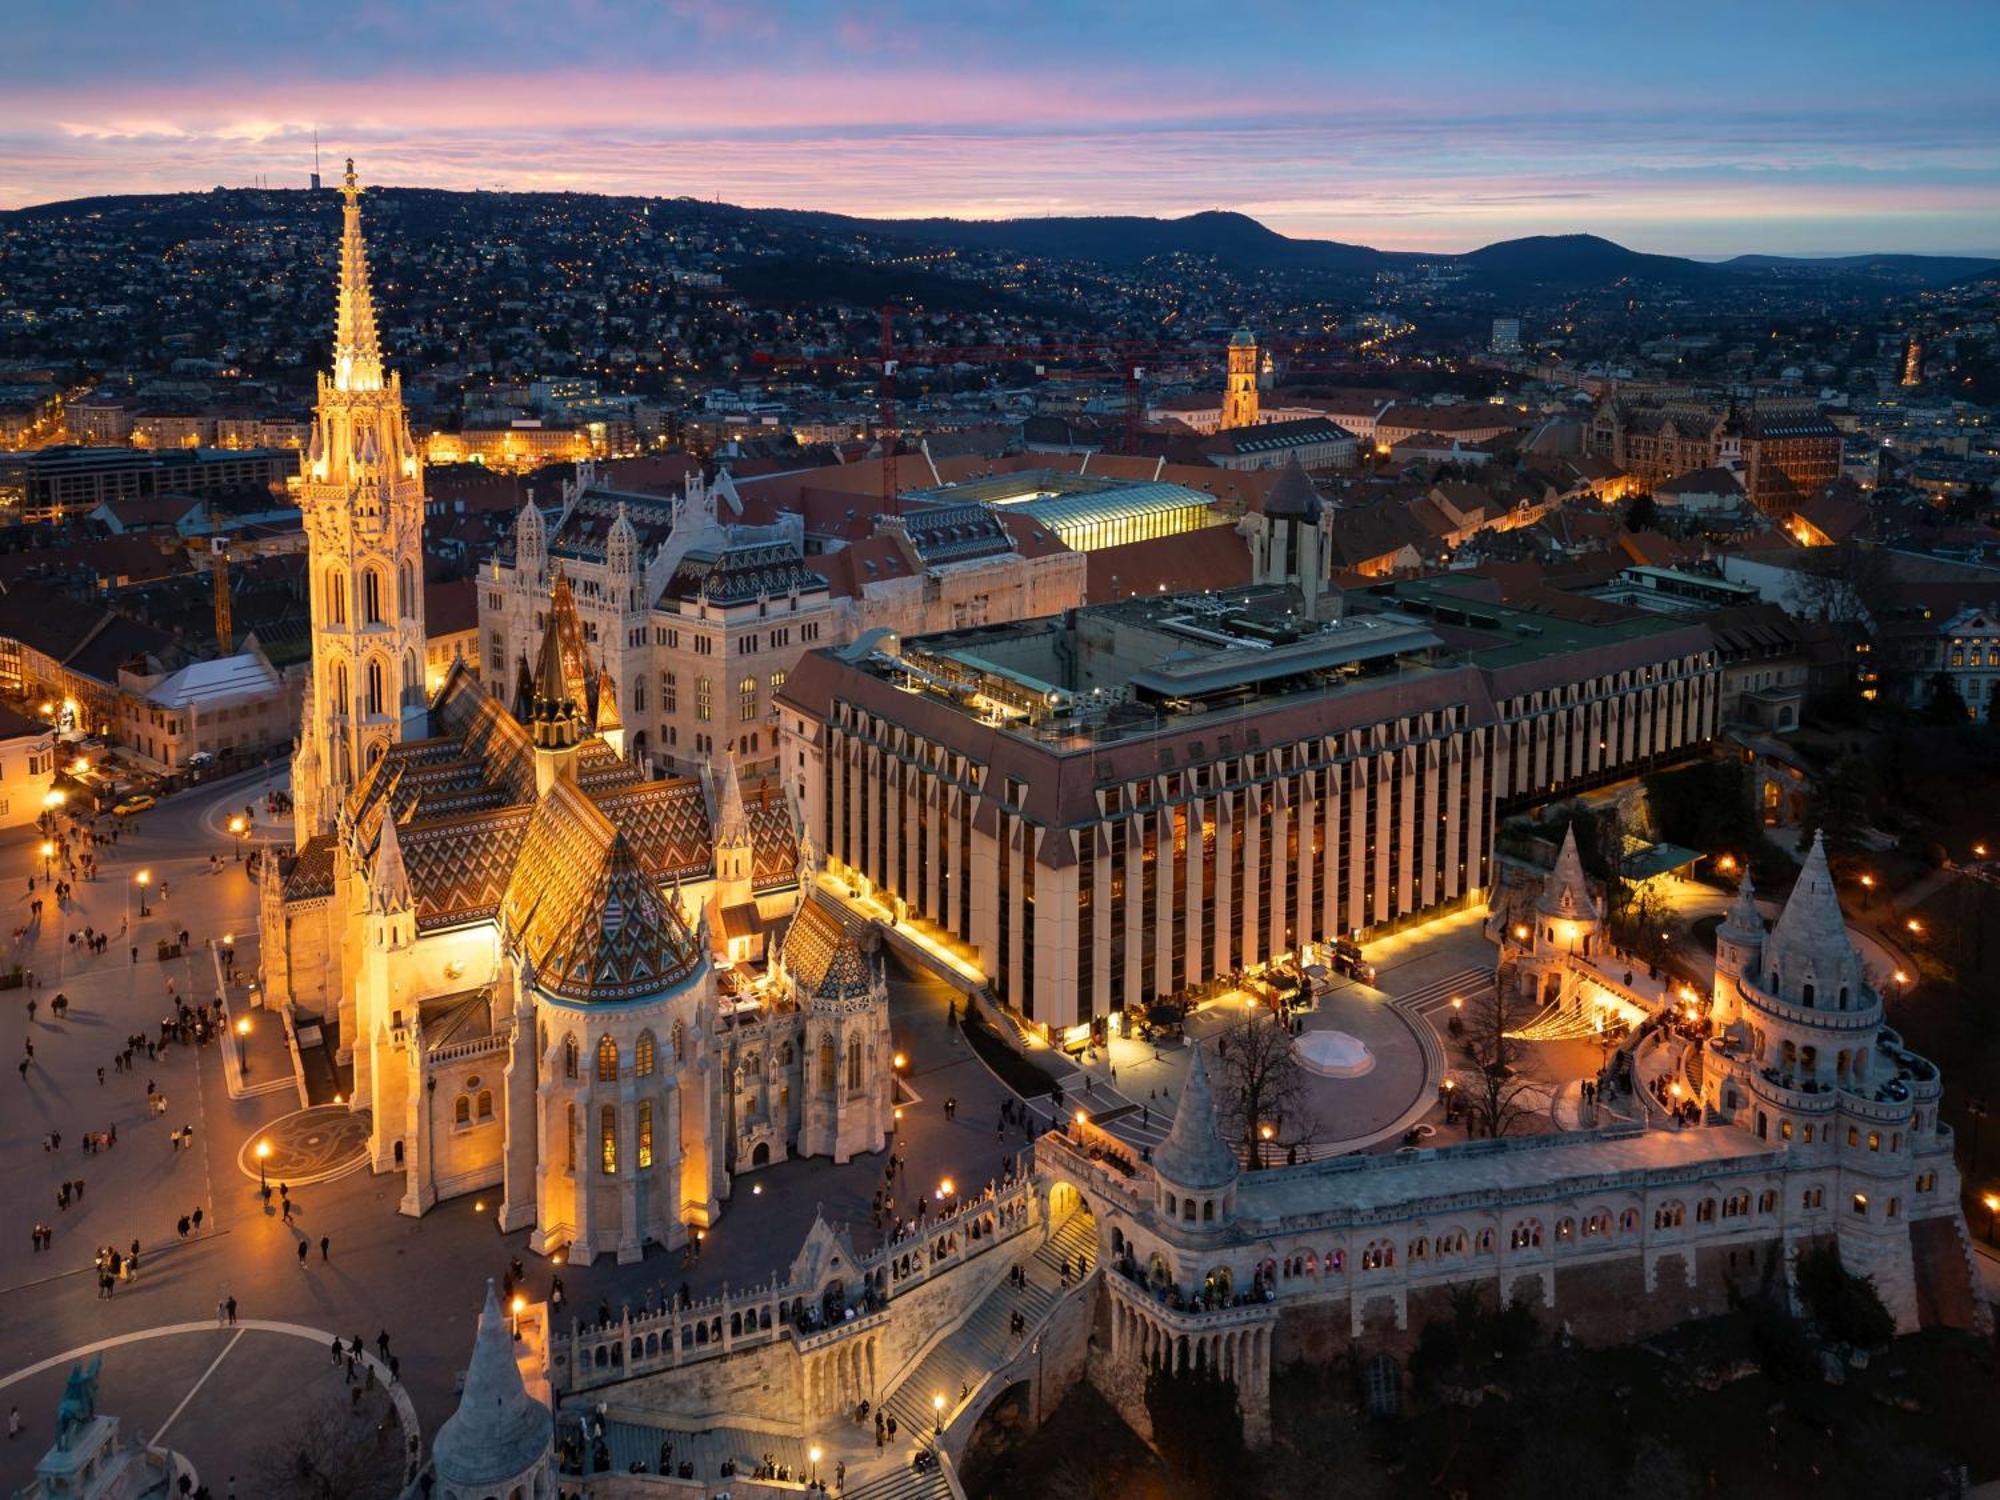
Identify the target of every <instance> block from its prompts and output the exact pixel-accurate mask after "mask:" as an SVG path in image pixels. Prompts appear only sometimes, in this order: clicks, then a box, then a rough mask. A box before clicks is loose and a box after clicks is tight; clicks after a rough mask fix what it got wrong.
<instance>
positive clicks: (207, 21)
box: [0, 0, 2000, 255]
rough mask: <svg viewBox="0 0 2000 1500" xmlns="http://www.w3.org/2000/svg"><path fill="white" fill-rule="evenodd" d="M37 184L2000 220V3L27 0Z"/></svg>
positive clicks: (1976, 248) (1446, 214)
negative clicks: (264, 0) (318, 181)
mask: <svg viewBox="0 0 2000 1500" xmlns="http://www.w3.org/2000/svg"><path fill="white" fill-rule="evenodd" d="M0 19H4V26H5V37H6V47H5V49H4V50H5V53H6V56H7V68H6V82H5V84H4V85H0V207H18V206H20V205H23V204H28V203H38V202H45V201H49V200H53V199H62V198H73V197H79V196H84V195H87V194H95V193H117V192H158V191H171V190H179V189H188V188H207V187H212V186H215V185H217V184H225V185H230V186H247V185H249V184H250V183H251V182H252V181H253V180H254V179H255V178H256V177H257V176H259V175H262V176H264V177H266V178H267V179H268V180H269V181H270V183H271V184H272V185H274V186H303V185H304V183H305V179H306V174H307V172H308V171H309V170H310V168H311V141H312V131H313V128H314V127H315V126H317V127H318V129H319V133H320V141H321V149H322V154H323V158H324V161H325V168H324V170H325V171H326V173H327V175H328V177H329V179H331V177H332V176H333V175H335V173H336V171H337V164H338V159H339V158H340V157H341V156H343V155H346V154H348V153H352V154H353V155H354V156H356V157H357V158H359V165H360V169H361V173H362V176H363V177H364V179H366V180H368V181H370V182H381V183H393V184H408V185H425V186H434V187H494V186H505V187H510V188H518V189H554V188H578V189H588V190H602V191H607V192H633V193H652V194H663V195H672V194H692V195H695V196H698V197H715V196H720V197H722V198H724V199H727V200H730V201H732V202H738V203H745V204H755V205H778V206H786V207H799V208H826V209H835V210H839V211H843V212H850V213H858V214H889V215H913V214H959V215H968V216H981V217H992V216H1003V215H1017V214H1042V213H1057V214H1076V213H1149V214H1177V213H1186V212H1191V211H1194V210H1198V209H1205V208H1218V207H1220V208H1232V209H1238V210H1241V211H1243V212H1245V213H1249V214H1253V215H1255V216H1256V217H1257V218H1259V219H1262V220H1264V221H1265V222H1266V223H1268V224H1270V225H1272V226H1273V227H1274V228H1277V229H1280V230H1282V231H1284V232H1286V233H1290V234H1302V235H1318V236H1325V237H1328V238H1334V239H1342V240H1349V241H1356V242H1360V243H1365V244H1372V245H1377V246H1381V247H1383V248H1389V249H1435V250H1462V249H1468V248H1471V247H1473V246H1477V245H1480V244H1484V243H1487V242H1489V241H1492V240H1496V239H1505V238H1509V237H1511V236H1515V235H1521V234H1541V233H1562V232H1569V231H1577V230H1588V231H1591V232H1594V233H1598V234H1603V235H1607V236H1609V237H1611V238H1613V239H1617V240H1619V241H1621V242H1623V243H1626V244H1629V245H1632V246H1634V247H1636V248H1639V249H1644V250H1658V251H1667V252H1672V253H1677V254H1689V255H1727V254H1734V253H1737V252H1740V251H1769V252H1779V253H1795V254H1815V253H1849V252H1855V251H1864V250H1915V251H1937V252H1965V253H1989V252H2000V83H1996V81H1995V80H1996V79H2000V8H1996V5H1995V3H1994V0H1985V3H1983V4H1981V3H1970V4H1943V3H1936V4H1932V3H1921V0H1920V3H1912V4H1902V5H1896V6H1886V7H1885V6H1880V5H1859V4H1847V3H1806V0H1790V3H1785V0H1737V3H1734V4H1728V5H1709V4H1700V3H1682V4H1677V5H1672V6H1658V5H1635V4H1628V3H1621V0H1611V3H1596V4H1577V3H1565V4H1561V5H1553V4H1548V5H1514V4H1506V3H1501V0H1480V3H1466V4H1457V3H1430V4H1423V3H1405V4H1384V3H1379V0H1378V3H1371V4H1368V5H1352V4H1346V3H1327V4H1320V5H1256V4H1244V3H1234V4H1229V3H1222V0H1205V3H1201V4H1185V5H1184V4H1180V3H1176V0H1160V3H1148V4H1123V3H1110V4H1095V5H1088V4H1083V3H1078V0H1011V3H1007V4H991V5H989V4H984V3H956V0H930V3H913V4H882V5H858V6H834V5H798V4H784V3H767V0H726V3H725V0H685V3H650V4H647V3H632V0H541V3H534V4H524V5H518V6H512V5H510V6H498V5H481V4H473V3H470V0H443V3H438V0H351V3H339V0H327V3H324V4H321V5H310V6H309V5H298V4H290V3H281V4H255V5H253V4H249V3H241V0H143V3H142V0H119V3H113V0H65V3H47V0H0Z"/></svg>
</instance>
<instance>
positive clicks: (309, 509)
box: [292, 161, 425, 842]
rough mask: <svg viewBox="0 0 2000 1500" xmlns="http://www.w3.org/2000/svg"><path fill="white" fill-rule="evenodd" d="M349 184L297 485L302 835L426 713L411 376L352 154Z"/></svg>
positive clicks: (295, 772) (420, 484)
mask: <svg viewBox="0 0 2000 1500" xmlns="http://www.w3.org/2000/svg"><path fill="white" fill-rule="evenodd" d="M341 194H342V196H343V198H344V199H345V207H344V209H343V211H342V226H341V236H340V287H339V294H338V302H337V305H336V309H335V321H334V336H333V369H332V371H331V372H330V373H327V374H322V375H321V376H320V377H319V401H318V415H317V417H316V418H315V420H314V422H313V433H312V440H311V442H310V443H309V445H308V446H307V448H306V450H305V454H304V463H303V474H304V477H303V479H302V480H301V481H300V484H299V488H298V500H299V508H300V511H301V512H302V514H303V516H304V519H305V532H306V545H307V552H308V556H309V558H310V563H309V565H308V570H307V571H308V575H309V578H310V592H311V605H312V679H311V682H310V684H309V686H308V688H307V695H306V704H305V711H304V719H303V725H302V733H301V735H300V740H299V750H298V753H297V754H296V755H295V756H294V758H293V761H292V788H293V795H294V797H295V798H296V803H297V812H298V823H297V827H298V837H299V839H300V841H301V842H303V841H304V840H305V839H306V838H308V837H309V836H310V835H311V834H313V833H315V832H319V831H322V830H323V829H325V828H326V827H327V826H329V825H330V823H331V821H332V819H333V815H334V811H335V809H336V808H337V807H338V805H339V803H340V801H341V799H342V798H343V797H344V796H345V795H346V793H347V791H348V790H349V789H350V788H352V787H353V786H354V785H355V783H357V782H358V781H359V780H360V779H361V776H362V773H363V772H365V771H366V770H367V769H368V767H370V766H372V765H373V764H374V763H375V762H376V761H377V760H379V759H380V758H381V756H382V753H383V752H384V751H385V750H387V749H388V747H389V746H390V745H393V744H395V743H397V742H398V741H400V740H402V739H404V738H405V737H406V736H407V735H420V734H422V733H423V729H422V724H423V720H424V700H425V692H424V556H423V552H424V479H423V460H422V459H421V457H419V455H418V453H417V448H416V444H415V443H414V442H413V441H412V440H411V438H410V426H409V422H408V420H407V418H406V417H405V416H404V413H403V382H402V377H401V375H399V374H397V373H396V372H394V371H392V370H388V369H387V368H386V367H385V365H384V362H383V358H382V346H381V342H380V340H379V339H378V338H377V336H376V332H375V300H374V292H373V290H372V288H371V287H370V285H369V280H368V246H367V243H366V241H365V240H364V239H363V238H362V234H361V187H360V185H359V183H358V182H357V181H356V180H355V176H354V163H353V162H352V161H349V162H348V164H347V176H346V179H345V182H344V184H343V186H342V188H341Z"/></svg>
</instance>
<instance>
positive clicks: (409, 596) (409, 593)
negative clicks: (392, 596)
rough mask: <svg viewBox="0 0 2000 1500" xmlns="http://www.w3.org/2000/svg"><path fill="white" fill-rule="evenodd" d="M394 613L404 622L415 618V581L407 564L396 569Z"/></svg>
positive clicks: (414, 576)
mask: <svg viewBox="0 0 2000 1500" xmlns="http://www.w3.org/2000/svg"><path fill="white" fill-rule="evenodd" d="M396 613H397V615H398V616H399V617H400V618H402V619H405V620H414V619H415V618H416V617H417V580H416V575H415V574H414V573H413V572H412V571H411V569H410V565H409V564H408V563H403V564H402V565H401V566H399V567H398V568H397V569H396Z"/></svg>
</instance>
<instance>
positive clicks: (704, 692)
mask: <svg viewBox="0 0 2000 1500" xmlns="http://www.w3.org/2000/svg"><path fill="white" fill-rule="evenodd" d="M694 716H695V718H696V719H697V720H699V721H700V722H701V723H703V724H706V723H707V722H708V721H709V720H710V719H713V718H714V717H715V684H714V683H713V682H711V681H710V680H709V679H708V678H706V677H697V678H695V680H694Z"/></svg>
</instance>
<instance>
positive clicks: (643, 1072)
mask: <svg viewBox="0 0 2000 1500" xmlns="http://www.w3.org/2000/svg"><path fill="white" fill-rule="evenodd" d="M632 1071H633V1073H634V1074H635V1075H637V1076H638V1077H640V1078H651V1077H652V1076H653V1033H652V1032H650V1031H642V1032H640V1033H639V1040H638V1043H637V1044H636V1045H635V1046H634V1047H633V1049H632Z"/></svg>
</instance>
